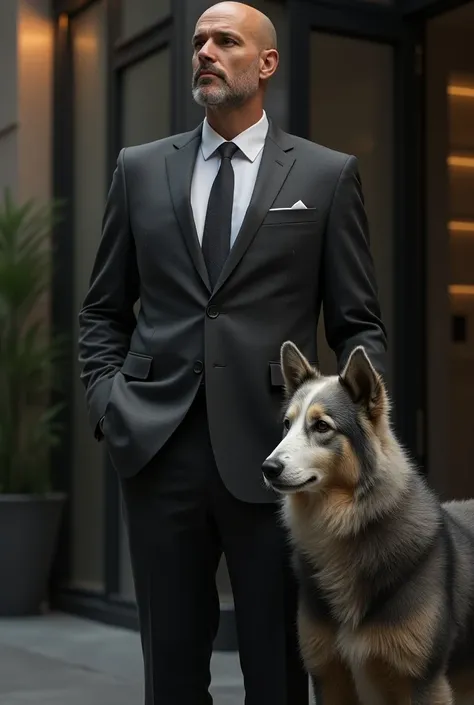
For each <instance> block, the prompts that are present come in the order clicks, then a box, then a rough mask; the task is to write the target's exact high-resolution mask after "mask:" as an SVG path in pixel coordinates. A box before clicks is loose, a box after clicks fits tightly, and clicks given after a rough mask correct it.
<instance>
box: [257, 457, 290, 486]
mask: <svg viewBox="0 0 474 705" xmlns="http://www.w3.org/2000/svg"><path fill="white" fill-rule="evenodd" d="M284 468H285V466H284V464H283V463H282V461H281V460H278V458H267V459H266V460H265V461H264V462H263V464H262V472H263V474H264V475H265V477H266V478H267V480H268V481H269V482H271V481H272V480H276V479H277V478H279V477H280V475H281V474H282V472H283V470H284Z"/></svg>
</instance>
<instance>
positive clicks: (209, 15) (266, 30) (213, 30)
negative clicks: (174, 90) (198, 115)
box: [192, 2, 278, 107]
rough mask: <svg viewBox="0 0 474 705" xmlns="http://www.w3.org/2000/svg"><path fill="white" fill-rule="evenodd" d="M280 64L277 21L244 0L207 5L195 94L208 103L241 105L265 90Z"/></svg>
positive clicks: (200, 25) (197, 49) (196, 46)
mask: <svg viewBox="0 0 474 705" xmlns="http://www.w3.org/2000/svg"><path fill="white" fill-rule="evenodd" d="M277 66H278V52H277V37H276V32H275V28H274V26H273V24H272V22H271V21H270V20H269V19H268V17H267V16H266V15H264V14H263V13H262V12H260V11H259V10H256V9H255V8H254V7H250V6H249V5H244V4H243V3H240V2H220V3H218V4H217V5H213V6H212V7H210V8H209V9H208V10H206V11H205V12H204V13H203V14H202V15H201V17H200V18H199V20H198V21H197V23H196V28H195V32H194V36H193V81H192V89H193V96H194V99H195V100H196V102H197V103H199V105H203V106H205V107H211V106H212V107H214V106H215V107H237V106H241V105H243V104H244V103H246V102H247V101H248V100H250V99H252V98H255V97H256V96H260V97H261V100H262V103H263V93H264V90H265V87H266V84H267V81H268V79H269V78H270V77H271V76H272V75H273V74H274V73H275V71H276V69H277Z"/></svg>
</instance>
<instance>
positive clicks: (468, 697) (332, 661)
mask: <svg viewBox="0 0 474 705" xmlns="http://www.w3.org/2000/svg"><path fill="white" fill-rule="evenodd" d="M281 365H282V371H283V377H284V380H285V389H286V395H287V403H286V405H285V415H284V435H283V439H282V441H281V443H279V445H278V446H277V447H276V448H275V449H274V451H273V452H272V453H271V454H270V455H269V456H268V458H267V459H266V461H265V462H264V464H263V468H262V470H263V474H264V478H265V482H266V483H267V484H268V486H271V487H272V488H273V489H274V490H276V491H277V492H279V493H280V494H281V495H282V518H283V521H284V522H285V524H286V526H287V528H288V530H289V535H290V539H291V542H292V545H293V548H294V566H295V570H296V574H297V577H298V579H299V584H300V605H299V617H298V633H299V642H300V648H301V653H302V657H303V660H304V663H305V665H306V668H307V670H308V672H309V673H310V674H311V675H312V676H314V677H315V678H316V679H317V680H318V681H319V683H320V685H321V690H322V699H323V705H356V704H357V703H361V704H362V705H408V704H410V705H451V704H452V703H456V704H457V703H463V704H466V705H467V703H474V501H473V500H468V501H464V502H463V501H452V502H447V503H441V502H440V501H439V500H438V498H437V496H436V495H435V493H434V492H433V491H432V490H431V489H430V488H429V486H428V484H427V482H426V480H425V478H424V476H422V475H421V473H419V472H418V471H417V469H416V468H415V466H414V465H413V463H412V462H411V461H410V459H409V458H408V455H407V453H406V452H405V451H404V449H403V448H402V446H401V444H400V443H399V441H398V440H397V438H396V436H395V434H394V432H393V430H392V428H391V424H390V420H389V406H390V405H389V398H388V394H387V390H386V388H385V386H384V383H383V381H382V379H381V377H380V376H379V375H378V374H377V373H376V371H375V370H374V368H373V366H372V365H371V363H370V360H369V358H368V356H367V355H366V353H365V351H364V349H363V348H362V347H357V348H355V349H354V350H353V352H352V354H351V356H350V359H349V360H348V362H347V364H346V367H345V369H344V370H343V371H342V373H341V374H340V375H338V376H323V375H322V374H321V372H320V371H319V370H317V369H315V368H314V367H311V365H310V364H309V362H308V360H307V359H306V358H305V357H304V355H303V354H302V353H301V351H300V350H299V349H298V348H297V347H296V346H295V345H294V344H293V343H291V342H286V343H284V344H283V346H282V348H281Z"/></svg>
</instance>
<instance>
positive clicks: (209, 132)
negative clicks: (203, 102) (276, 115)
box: [201, 111, 268, 162]
mask: <svg viewBox="0 0 474 705" xmlns="http://www.w3.org/2000/svg"><path fill="white" fill-rule="evenodd" d="M267 132H268V118H267V115H266V113H265V111H263V115H262V117H261V118H260V120H259V121H258V122H256V123H255V124H254V125H251V126H250V127H248V128H247V129H246V130H244V131H243V132H241V133H240V134H239V135H237V137H234V139H233V140H232V142H234V144H236V145H237V147H239V149H240V150H241V152H242V153H243V154H244V155H245V156H246V157H247V159H249V160H250V161H251V162H254V161H255V159H256V158H257V157H258V155H259V154H260V152H261V150H262V149H263V146H264V144H265V139H266V137H267ZM225 141H226V140H225V139H224V138H223V137H222V136H221V135H219V134H218V133H217V132H216V131H215V130H213V128H212V127H211V126H210V125H209V123H208V121H207V118H204V122H203V125H202V137H201V152H202V156H203V157H204V159H206V160H207V159H209V157H211V156H212V155H213V154H214V152H215V151H216V149H217V148H218V147H220V145H221V144H222V143H223V142H225Z"/></svg>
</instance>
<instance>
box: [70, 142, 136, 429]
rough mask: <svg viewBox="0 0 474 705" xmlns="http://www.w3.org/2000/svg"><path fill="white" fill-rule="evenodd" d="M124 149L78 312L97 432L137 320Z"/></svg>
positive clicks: (83, 363) (81, 356)
mask: <svg viewBox="0 0 474 705" xmlns="http://www.w3.org/2000/svg"><path fill="white" fill-rule="evenodd" d="M124 160H125V149H122V150H121V151H120V154H119V156H118V159H117V165H116V168H115V171H114V174H113V178H112V183H111V186H110V189H109V193H108V196H107V201H106V205H105V211H104V216H103V221H102V237H101V240H100V243H99V247H98V250H97V253H96V257H95V261H94V265H93V268H92V274H91V278H90V283H89V289H88V292H87V294H86V296H85V299H84V302H83V305H82V308H81V310H80V312H79V341H78V343H79V363H80V365H81V380H82V382H83V384H84V386H85V388H86V402H87V407H88V412H89V418H90V422H91V425H92V428H93V429H94V431H95V434H96V437H98V438H100V436H101V434H100V431H99V422H100V420H101V418H102V417H103V415H104V412H105V407H106V405H107V402H108V399H109V395H110V391H111V387H112V381H113V378H114V376H115V374H116V373H117V371H118V370H119V369H120V367H121V366H122V364H123V361H124V359H125V357H126V355H127V352H128V350H129V345H130V338H131V335H132V333H133V330H134V328H135V324H136V318H135V313H134V310H133V307H134V304H135V303H136V301H137V300H138V298H139V276H138V266H137V259H136V252H135V242H134V239H133V235H132V232H131V228H130V220H129V214H128V206H127V189H126V182H125V166H124Z"/></svg>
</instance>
